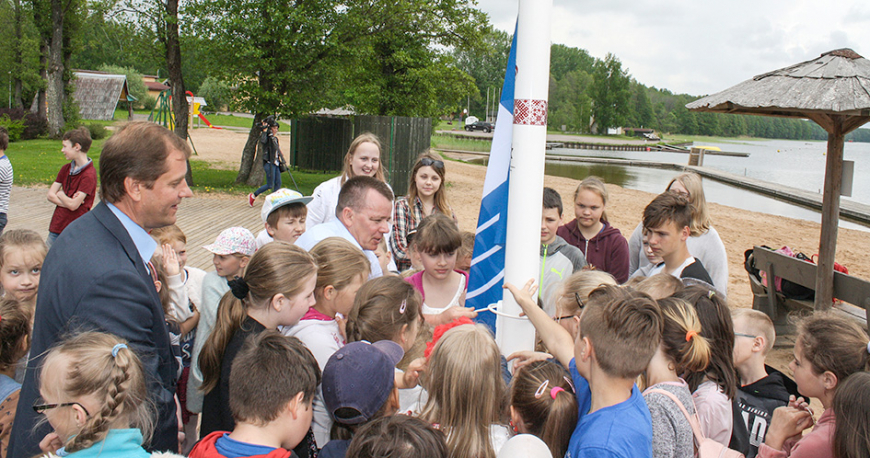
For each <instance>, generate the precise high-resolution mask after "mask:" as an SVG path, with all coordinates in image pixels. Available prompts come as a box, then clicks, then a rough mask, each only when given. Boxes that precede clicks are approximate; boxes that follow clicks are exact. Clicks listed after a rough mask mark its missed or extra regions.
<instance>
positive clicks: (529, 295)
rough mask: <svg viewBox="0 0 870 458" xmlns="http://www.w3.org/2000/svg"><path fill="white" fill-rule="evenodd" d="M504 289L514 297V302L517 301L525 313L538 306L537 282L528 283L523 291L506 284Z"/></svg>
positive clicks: (530, 281)
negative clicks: (536, 297) (536, 295)
mask: <svg viewBox="0 0 870 458" xmlns="http://www.w3.org/2000/svg"><path fill="white" fill-rule="evenodd" d="M504 288H505V289H507V290H508V291H510V292H511V294H512V295H513V296H514V300H516V301H517V304H519V305H520V307H522V309H523V313H528V308H529V307H537V306H538V302H537V301H536V300H535V299H534V298H535V294H536V293H537V292H538V286H537V285H535V280H529V281H527V282H526V284H525V285H524V286H523V288H522V289H520V288H517V287H516V286H514V285H512V284H510V283H507V282H505V284H504Z"/></svg>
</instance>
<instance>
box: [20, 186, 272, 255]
mask: <svg viewBox="0 0 870 458" xmlns="http://www.w3.org/2000/svg"><path fill="white" fill-rule="evenodd" d="M47 192H48V188H21V187H17V186H15V187H13V188H12V197H11V199H10V201H9V213H8V215H9V224H8V225H7V226H6V229H32V230H34V231H36V232H38V233H39V235H41V236H42V237H43V238H44V237H47V236H48V223H49V222H50V221H51V215H52V213H53V212H54V205H53V204H52V203H50V202H49V201H48V200H46V198H45V196H46V193H47ZM262 205H263V199H259V200H258V201H257V203H256V204H255V205H254V208H251V207H249V206H248V203H247V198H246V197H244V196H239V197H237V198H226V197H223V198H219V197H191V198H188V199H184V201H183V202H182V203H181V205H180V206H179V209H178V222H177V224H178V227H180V228H181V230H183V231H184V233H185V235H186V236H187V256H188V259H187V265H190V266H194V267H199V268H200V269H205V270H213V269H214V266H213V265H212V261H211V260H212V254H211V253H209V252H208V251H206V250H204V249H203V248H202V246H203V245H208V244H210V243H212V242H214V239H215V237H217V235H218V234H219V233H220V231H222V230H224V229H226V228H228V227H232V226H242V227H245V228H247V229H249V230H250V231H251V232H253V233H254V236H256V235H257V233H258V232H260V230H261V229H263V221H262V220H261V219H260V209H261V208H262Z"/></svg>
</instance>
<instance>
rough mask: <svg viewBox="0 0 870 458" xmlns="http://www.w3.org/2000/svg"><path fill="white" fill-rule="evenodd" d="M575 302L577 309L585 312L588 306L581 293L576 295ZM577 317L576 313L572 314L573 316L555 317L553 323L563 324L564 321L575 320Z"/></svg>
mask: <svg viewBox="0 0 870 458" xmlns="http://www.w3.org/2000/svg"><path fill="white" fill-rule="evenodd" d="M574 300H575V301H577V308H579V309H580V310H583V307H585V306H586V304H585V303H584V302H583V301H582V300H581V299H580V294H579V293H574ZM575 316H577V314H576V313H572V314H571V315H562V316H554V317H553V321H555V322H556V323H561V322H562V320H564V319H566V318H574V317H575Z"/></svg>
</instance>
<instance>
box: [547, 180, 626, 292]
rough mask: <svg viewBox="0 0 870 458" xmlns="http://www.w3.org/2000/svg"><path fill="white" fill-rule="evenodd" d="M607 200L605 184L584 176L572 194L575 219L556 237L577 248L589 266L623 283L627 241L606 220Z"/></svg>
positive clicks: (560, 230) (608, 197) (557, 233)
mask: <svg viewBox="0 0 870 458" xmlns="http://www.w3.org/2000/svg"><path fill="white" fill-rule="evenodd" d="M609 199H610V194H609V193H608V192H607V187H605V185H604V181H602V180H601V179H600V178H598V177H594V176H590V177H586V179H584V180H583V181H581V182H580V184H579V185H578V186H577V190H576V191H574V215H575V217H574V219H572V220H571V221H569V222H568V223H567V224H565V225H563V226H561V227H559V230H557V231H556V235H558V236H559V237H562V238H563V239H565V241H566V242H568V243H570V244H571V245H574V246H575V247H577V248H579V249H580V251H582V252H583V255H584V256H586V262H587V263H589V265H591V266H593V267H594V268H595V269H597V270H603V271H604V272H607V273H609V274H610V275H613V278H615V279H616V281H617V282H619V283H625V281H626V280H628V273H629V272H628V242H627V241H626V240H625V237H623V236H622V233H621V232H619V229H617V228H615V227H613V226H611V225H610V222H608V220H607V212H606V208H607V201H608V200H609Z"/></svg>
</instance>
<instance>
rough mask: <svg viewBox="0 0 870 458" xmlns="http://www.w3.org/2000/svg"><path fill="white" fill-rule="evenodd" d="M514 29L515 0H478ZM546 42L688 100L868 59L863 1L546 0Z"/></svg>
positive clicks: (868, 19)
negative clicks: (787, 72) (830, 58)
mask: <svg viewBox="0 0 870 458" xmlns="http://www.w3.org/2000/svg"><path fill="white" fill-rule="evenodd" d="M478 8H479V9H481V10H482V11H484V12H486V13H488V14H489V16H490V22H491V23H492V24H493V25H494V26H495V27H496V28H498V29H501V30H504V31H506V32H508V33H513V31H514V25H515V23H516V18H517V11H518V8H519V2H518V0H478ZM552 18H553V19H552V26H551V40H552V42H553V43H561V44H564V45H567V46H571V47H577V48H583V49H585V50H587V51H588V52H589V53H590V54H591V55H592V56H594V57H597V58H599V59H603V58H604V57H605V56H606V55H607V53H612V54H614V55H615V56H616V57H617V58H618V59H619V60H620V61H621V62H622V65H623V68H627V69H628V72H629V73H630V74H631V76H632V77H634V78H635V79H636V80H637V81H638V82H640V83H641V84H644V85H646V86H655V87H657V88H660V89H668V90H670V91H671V92H674V93H686V94H691V95H696V96H702V95H707V94H713V93H716V92H719V91H722V90H724V89H727V88H729V87H731V86H734V85H736V84H738V83H740V82H742V81H745V80H747V79H750V78H752V77H753V76H755V75H759V74H762V73H766V72H769V71H772V70H776V69H779V68H783V67H787V66H789V65H792V64H796V63H799V62H804V61H807V60H812V59H815V58H817V57H819V55H821V54H822V53H824V52H827V51H831V50H834V49H839V48H852V49H853V50H854V51H855V52H857V53H858V54H861V55H862V56H865V57H868V58H870V1H868V0H834V1H832V2H831V3H828V2H826V1H820V0H792V1H783V0H724V1H722V0H720V1H709V0H695V1H687V0H657V1H653V0H605V1H601V0H599V1H592V0H553V14H552Z"/></svg>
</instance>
